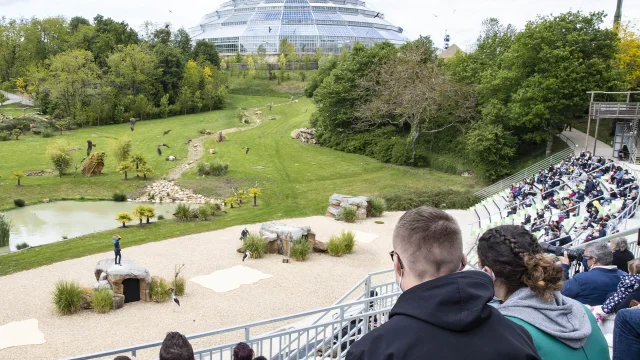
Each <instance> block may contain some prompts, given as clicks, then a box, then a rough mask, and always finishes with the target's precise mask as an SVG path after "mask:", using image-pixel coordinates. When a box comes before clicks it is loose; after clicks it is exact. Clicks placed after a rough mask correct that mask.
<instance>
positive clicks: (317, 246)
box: [313, 240, 328, 253]
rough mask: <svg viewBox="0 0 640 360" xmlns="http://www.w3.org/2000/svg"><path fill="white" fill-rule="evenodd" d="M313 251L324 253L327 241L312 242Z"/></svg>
mask: <svg viewBox="0 0 640 360" xmlns="http://www.w3.org/2000/svg"><path fill="white" fill-rule="evenodd" d="M313 251H314V252H318V253H326V252H327V251H328V249H327V243H324V242H322V241H318V240H316V241H314V242H313Z"/></svg>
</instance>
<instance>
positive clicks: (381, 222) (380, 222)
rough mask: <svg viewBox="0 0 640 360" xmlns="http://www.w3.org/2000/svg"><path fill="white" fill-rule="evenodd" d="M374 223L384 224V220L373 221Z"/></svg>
mask: <svg viewBox="0 0 640 360" xmlns="http://www.w3.org/2000/svg"><path fill="white" fill-rule="evenodd" d="M375 223H376V224H378V225H382V224H384V221H375Z"/></svg>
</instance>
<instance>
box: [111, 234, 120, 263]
mask: <svg viewBox="0 0 640 360" xmlns="http://www.w3.org/2000/svg"><path fill="white" fill-rule="evenodd" d="M113 252H114V253H115V254H116V265H120V266H122V255H121V254H120V235H118V234H116V235H113Z"/></svg>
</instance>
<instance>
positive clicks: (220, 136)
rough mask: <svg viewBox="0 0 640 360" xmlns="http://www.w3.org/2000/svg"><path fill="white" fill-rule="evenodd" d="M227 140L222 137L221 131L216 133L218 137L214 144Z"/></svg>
mask: <svg viewBox="0 0 640 360" xmlns="http://www.w3.org/2000/svg"><path fill="white" fill-rule="evenodd" d="M226 140H227V138H226V137H225V136H224V135H222V131H218V137H217V138H216V142H219V143H220V142H225V141H226Z"/></svg>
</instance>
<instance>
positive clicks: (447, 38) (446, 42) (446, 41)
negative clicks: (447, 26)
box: [444, 30, 451, 50]
mask: <svg viewBox="0 0 640 360" xmlns="http://www.w3.org/2000/svg"><path fill="white" fill-rule="evenodd" d="M450 42H451V35H449V34H447V30H445V31H444V49H445V50H447V49H448V48H449V43H450Z"/></svg>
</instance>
